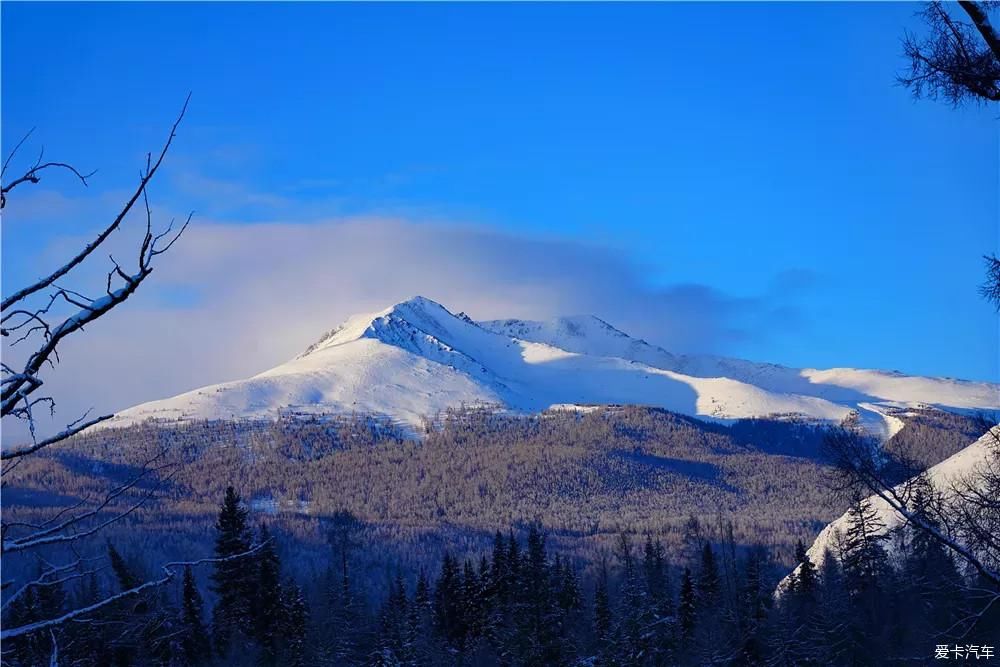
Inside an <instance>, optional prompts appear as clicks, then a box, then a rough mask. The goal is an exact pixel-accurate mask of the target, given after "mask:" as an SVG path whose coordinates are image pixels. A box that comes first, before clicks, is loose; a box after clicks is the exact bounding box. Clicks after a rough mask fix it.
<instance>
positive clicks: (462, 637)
mask: <svg viewBox="0 0 1000 667" xmlns="http://www.w3.org/2000/svg"><path fill="white" fill-rule="evenodd" d="M462 602H463V600H462V575H461V573H460V572H459V568H458V563H457V562H456V561H455V559H454V558H453V557H452V555H451V554H450V553H448V552H445V554H444V560H443V561H442V563H441V576H440V577H439V578H438V581H437V586H436V587H435V589H434V626H435V629H436V631H437V634H438V636H439V637H441V639H442V640H443V641H444V644H445V646H446V647H447V650H449V651H453V652H455V653H458V654H462V653H464V651H465V647H466V639H467V627H466V619H465V616H464V611H465V609H464V605H463V604H462Z"/></svg>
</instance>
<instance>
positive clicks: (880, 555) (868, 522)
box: [840, 497, 886, 598]
mask: <svg viewBox="0 0 1000 667" xmlns="http://www.w3.org/2000/svg"><path fill="white" fill-rule="evenodd" d="M884 529H885V524H884V523H883V522H882V520H881V519H880V518H879V516H878V513H877V512H876V511H875V508H874V507H872V504H871V501H870V500H868V499H867V498H861V497H856V498H855V499H854V501H853V502H852V503H851V507H850V509H848V511H847V531H846V532H845V534H844V540H843V544H842V548H841V554H840V561H841V563H842V566H843V571H844V579H845V582H846V584H847V587H848V589H847V590H848V593H849V594H850V596H851V597H852V598H858V597H860V596H863V595H864V594H866V593H869V592H872V591H873V590H874V589H875V588H876V587H877V586H878V584H879V576H880V575H881V574H882V573H883V572H884V566H885V562H886V558H885V549H884V548H883V547H882V543H883V542H884V541H885V539H886V536H885V534H884Z"/></svg>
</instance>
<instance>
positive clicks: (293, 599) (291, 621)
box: [280, 579, 309, 667]
mask: <svg viewBox="0 0 1000 667" xmlns="http://www.w3.org/2000/svg"><path fill="white" fill-rule="evenodd" d="M308 626H309V609H308V607H307V606H306V600H305V596H304V595H303V593H302V588H301V587H300V586H298V585H297V584H296V583H295V582H294V581H292V580H290V579H289V580H288V581H286V582H285V583H284V584H283V585H282V586H281V625H280V631H281V635H282V642H283V652H282V653H283V656H284V659H283V661H282V664H283V665H287V667H304V666H305V664H306V632H307V628H308Z"/></svg>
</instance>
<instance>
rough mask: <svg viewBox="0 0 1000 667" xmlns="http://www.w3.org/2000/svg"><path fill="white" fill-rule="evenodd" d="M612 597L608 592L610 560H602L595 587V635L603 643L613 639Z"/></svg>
mask: <svg viewBox="0 0 1000 667" xmlns="http://www.w3.org/2000/svg"><path fill="white" fill-rule="evenodd" d="M611 624H612V618H611V598H610V595H609V593H608V562H607V560H605V559H602V560H601V571H600V574H599V575H598V577H597V585H596V588H595V589H594V637H595V638H596V639H597V640H598V642H599V643H601V644H607V643H609V642H610V641H611Z"/></svg>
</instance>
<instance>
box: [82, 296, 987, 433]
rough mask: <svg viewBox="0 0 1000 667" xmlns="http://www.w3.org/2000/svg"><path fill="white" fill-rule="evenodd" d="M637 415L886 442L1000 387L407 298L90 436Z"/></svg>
mask: <svg viewBox="0 0 1000 667" xmlns="http://www.w3.org/2000/svg"><path fill="white" fill-rule="evenodd" d="M600 404H640V405H649V406H657V407H662V408H666V409H669V410H672V411H675V412H679V413H683V414H688V415H694V416H703V417H711V418H717V419H736V418H741V417H754V416H773V415H792V414H795V415H802V416H805V417H809V418H815V419H820V420H831V421H839V420H841V419H843V418H845V417H846V416H848V415H849V414H850V413H851V412H852V411H857V412H858V413H859V414H860V415H861V416H862V423H865V424H868V425H869V426H871V427H872V428H877V429H879V430H881V431H882V432H883V433H886V434H890V433H892V432H893V430H894V429H896V428H898V426H899V423H898V419H896V418H895V417H893V416H892V415H891V414H889V413H890V412H891V411H892V410H898V409H900V408H905V407H907V406H913V407H916V406H926V405H930V406H937V407H941V408H945V409H948V408H952V409H966V410H967V409H997V408H1000V386H998V385H994V384H989V383H976V382H965V381H962V380H953V379H947V378H924V377H911V376H905V375H901V374H899V373H892V372H885V371H870V370H857V369H851V368H838V369H830V370H815V369H795V368H787V367H784V366H777V365H774V364H761V363H754V362H750V361H743V360H739V359H726V358H722V357H708V356H699V357H692V356H678V355H674V354H671V353H669V352H667V351H666V350H663V349H661V348H659V347H656V346H654V345H650V344H649V343H647V342H645V341H643V340H638V339H635V338H632V337H630V336H628V335H627V334H625V333H623V332H621V331H619V330H618V329H615V328H614V327H613V326H611V325H609V324H607V323H606V322H604V321H602V320H600V319H598V318H596V317H592V316H577V317H562V318H558V319H556V320H553V321H551V322H532V321H524V320H494V321H489V322H479V323H477V322H474V321H472V320H471V319H469V318H468V317H466V316H465V315H454V314H452V313H451V312H449V311H448V310H447V309H446V308H444V307H443V306H441V305H440V304H438V303H435V302H434V301H431V300H430V299H426V298H424V297H415V298H413V299H410V300H407V301H404V302H401V303H398V304H396V305H394V306H392V307H390V308H387V309H386V310H383V311H381V312H378V313H373V314H369V315H356V316H354V317H351V318H349V319H348V320H347V322H345V323H344V324H343V325H341V326H340V327H338V328H336V329H334V330H333V331H331V332H329V333H327V334H326V335H324V336H323V337H321V338H320V340H319V341H317V342H316V343H315V344H313V345H312V346H310V347H309V348H308V349H307V350H306V351H305V352H304V353H302V354H301V355H299V356H298V357H296V358H295V359H292V360H291V361H289V362H287V363H284V364H282V365H280V366H277V367H276V368H272V369H271V370H268V371H265V372H263V373H260V374H259V375H255V376H253V377H251V378H248V379H245V380H239V381H235V382H226V383H223V384H217V385H212V386H208V387H203V388H201V389H195V390H194V391H190V392H187V393H185V394H181V395H179V396H175V397H173V398H167V399H163V400H158V401H152V402H149V403H144V404H142V405H138V406H135V407H133V408H129V409H127V410H124V411H122V412H120V413H118V415H117V416H116V417H115V418H114V419H113V420H110V421H108V422H104V423H103V424H101V425H99V426H101V427H107V426H121V425H126V424H131V423H135V422H138V421H142V420H145V419H148V418H158V419H165V420H178V419H180V420H183V419H228V418H267V417H274V416H276V415H277V414H278V412H279V411H288V410H294V411H297V412H305V413H366V414H368V413H370V414H379V415H387V416H389V417H391V418H393V419H394V420H398V421H400V422H402V423H404V424H409V425H411V426H417V425H419V424H420V423H421V421H422V419H423V418H424V417H433V416H435V415H436V414H437V413H439V412H440V411H441V410H443V409H445V408H448V407H457V406H461V405H467V406H474V405H498V406H503V407H505V408H507V409H511V410H515V411H524V412H535V411H540V410H544V409H546V408H549V407H550V406H554V405H561V406H565V405H600Z"/></svg>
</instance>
